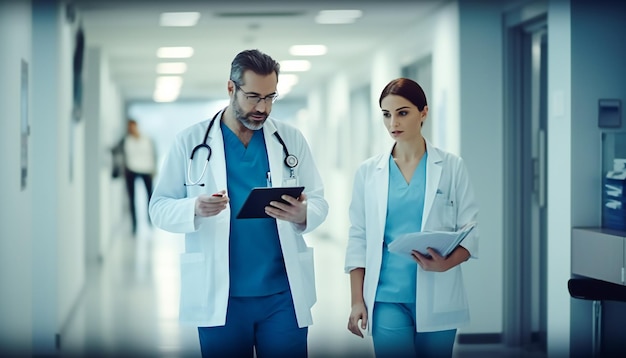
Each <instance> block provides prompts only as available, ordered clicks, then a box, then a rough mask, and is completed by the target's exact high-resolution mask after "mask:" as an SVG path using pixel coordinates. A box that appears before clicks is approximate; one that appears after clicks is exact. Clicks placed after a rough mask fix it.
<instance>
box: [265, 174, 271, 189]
mask: <svg viewBox="0 0 626 358" xmlns="http://www.w3.org/2000/svg"><path fill="white" fill-rule="evenodd" d="M265 177H266V179H267V187H268V188H271V187H272V173H271V172H267V175H266V176H265Z"/></svg>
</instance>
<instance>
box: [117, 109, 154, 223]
mask: <svg viewBox="0 0 626 358" xmlns="http://www.w3.org/2000/svg"><path fill="white" fill-rule="evenodd" d="M122 145H123V151H124V176H125V180H126V191H127V193H128V203H129V205H130V215H131V219H132V232H133V235H135V234H136V233H137V209H136V207H135V206H136V205H135V201H136V196H135V180H136V179H137V178H140V179H141V180H142V181H143V183H144V185H145V187H146V194H147V200H146V202H148V201H149V200H150V196H151V195H152V179H153V178H154V175H155V174H156V166H157V164H156V163H157V159H156V157H157V156H156V150H155V144H154V141H153V140H152V138H150V137H148V136H146V135H145V134H142V133H141V132H140V131H139V125H138V124H137V121H135V120H134V119H129V120H128V122H127V132H126V136H125V137H124V139H123V143H122ZM146 213H147V211H146ZM147 216H148V222H149V221H150V215H149V214H147Z"/></svg>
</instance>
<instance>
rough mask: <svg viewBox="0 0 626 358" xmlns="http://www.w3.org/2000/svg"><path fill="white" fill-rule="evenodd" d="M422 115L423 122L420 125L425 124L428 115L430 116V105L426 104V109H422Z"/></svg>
mask: <svg viewBox="0 0 626 358" xmlns="http://www.w3.org/2000/svg"><path fill="white" fill-rule="evenodd" d="M420 115H421V117H422V118H421V121H420V122H421V123H420V126H421V127H423V126H424V121H426V117H428V106H424V109H422V111H421V112H420Z"/></svg>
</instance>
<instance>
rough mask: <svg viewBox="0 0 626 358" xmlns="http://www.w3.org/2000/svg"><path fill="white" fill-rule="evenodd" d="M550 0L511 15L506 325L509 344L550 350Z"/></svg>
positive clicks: (507, 65)
mask: <svg viewBox="0 0 626 358" xmlns="http://www.w3.org/2000/svg"><path fill="white" fill-rule="evenodd" d="M546 13H547V9H546V7H545V2H540V3H536V4H531V5H529V6H527V7H525V8H524V9H520V10H518V11H515V12H513V13H511V14H507V17H506V20H507V21H505V22H506V25H507V26H506V30H505V31H506V46H505V51H506V52H505V71H506V72H505V81H506V83H505V119H504V120H505V123H504V130H505V133H504V138H505V145H504V148H505V153H504V154H505V160H506V164H505V183H504V187H505V205H504V210H505V214H504V217H505V222H504V228H505V229H504V231H505V240H504V260H505V261H504V270H505V272H504V312H503V317H504V326H503V341H504V343H505V344H506V345H507V346H512V347H522V348H524V349H529V350H541V351H543V352H546V351H547V312H546V307H547V287H546V282H547V278H546V275H547V255H546V251H547V250H546V248H547V230H546V222H547V202H546V198H547V192H546V190H547V185H546V184H547V180H546V179H547V178H546V173H547V171H546V169H547V163H546V158H547V142H546V140H547V53H548V40H547V39H548V29H547V20H546Z"/></svg>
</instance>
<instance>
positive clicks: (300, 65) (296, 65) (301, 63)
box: [280, 60, 311, 72]
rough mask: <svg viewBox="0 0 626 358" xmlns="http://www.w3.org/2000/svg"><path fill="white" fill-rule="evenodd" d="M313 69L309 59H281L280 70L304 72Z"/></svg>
mask: <svg viewBox="0 0 626 358" xmlns="http://www.w3.org/2000/svg"><path fill="white" fill-rule="evenodd" d="M310 69H311V62H309V61H307V60H285V61H280V70H281V71H285V72H304V71H308V70H310Z"/></svg>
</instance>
